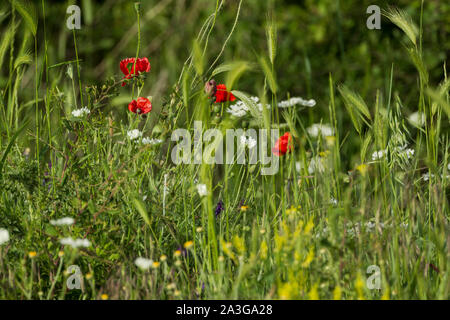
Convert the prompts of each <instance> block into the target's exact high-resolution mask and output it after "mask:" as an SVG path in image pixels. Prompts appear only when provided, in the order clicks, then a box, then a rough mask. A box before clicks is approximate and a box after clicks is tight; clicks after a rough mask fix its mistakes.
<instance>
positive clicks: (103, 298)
mask: <svg viewBox="0 0 450 320" xmlns="http://www.w3.org/2000/svg"><path fill="white" fill-rule="evenodd" d="M100 298H101V299H102V300H108V298H109V296H108V295H107V294H106V293H103V294H102V295H101V296H100Z"/></svg>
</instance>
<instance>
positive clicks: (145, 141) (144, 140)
mask: <svg viewBox="0 0 450 320" xmlns="http://www.w3.org/2000/svg"><path fill="white" fill-rule="evenodd" d="M162 142H163V141H162V140H161V139H151V138H147V137H145V138H142V144H152V145H155V144H160V143H162Z"/></svg>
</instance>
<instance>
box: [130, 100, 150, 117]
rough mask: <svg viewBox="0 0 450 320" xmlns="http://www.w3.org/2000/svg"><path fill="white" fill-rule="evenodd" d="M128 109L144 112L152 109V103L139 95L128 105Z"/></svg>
mask: <svg viewBox="0 0 450 320" xmlns="http://www.w3.org/2000/svg"><path fill="white" fill-rule="evenodd" d="M128 110H130V111H131V112H133V113H137V114H145V113H149V112H150V111H152V103H151V102H150V100H148V99H147V98H142V97H139V98H137V101H136V100H133V101H131V102H130V104H129V105H128Z"/></svg>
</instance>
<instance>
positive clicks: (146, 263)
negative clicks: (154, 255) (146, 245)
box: [134, 257, 153, 270]
mask: <svg viewBox="0 0 450 320" xmlns="http://www.w3.org/2000/svg"><path fill="white" fill-rule="evenodd" d="M152 263H153V261H152V260H150V259H147V258H142V257H139V258H136V260H134V264H135V265H136V266H138V268H139V269H141V270H148V269H149V268H150V266H151V265H152Z"/></svg>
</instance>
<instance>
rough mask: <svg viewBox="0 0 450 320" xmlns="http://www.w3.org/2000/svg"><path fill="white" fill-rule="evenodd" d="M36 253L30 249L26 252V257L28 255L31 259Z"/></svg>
mask: <svg viewBox="0 0 450 320" xmlns="http://www.w3.org/2000/svg"><path fill="white" fill-rule="evenodd" d="M36 255H37V253H36V251H30V252H28V257H30V258H31V259H33V258H34V257H36Z"/></svg>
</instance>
